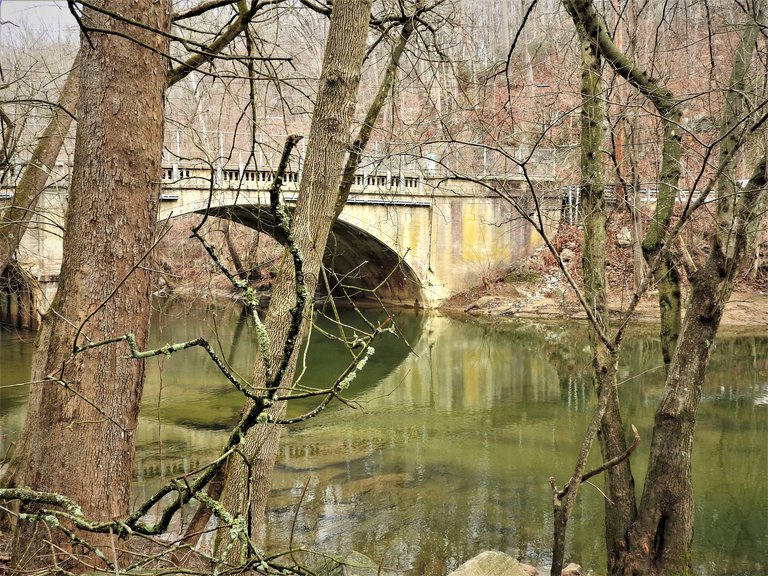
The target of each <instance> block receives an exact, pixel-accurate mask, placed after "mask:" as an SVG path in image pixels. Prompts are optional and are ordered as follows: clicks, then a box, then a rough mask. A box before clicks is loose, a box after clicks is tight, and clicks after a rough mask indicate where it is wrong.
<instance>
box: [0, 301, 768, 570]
mask: <svg viewBox="0 0 768 576" xmlns="http://www.w3.org/2000/svg"><path fill="white" fill-rule="evenodd" d="M397 323H398V326H399V327H400V329H401V330H402V332H403V335H404V338H401V339H396V338H394V337H392V336H391V335H385V337H383V338H382V339H381V340H380V341H379V342H377V343H376V349H377V352H376V354H375V355H374V357H373V359H372V360H371V361H370V362H369V364H368V365H367V366H366V369H365V371H364V372H363V373H362V375H361V376H360V378H359V379H358V380H357V381H356V382H355V385H354V387H353V388H352V389H351V390H350V391H349V397H350V399H351V400H353V401H354V402H355V403H356V404H357V405H358V406H359V408H358V409H357V410H352V409H350V408H348V407H346V406H343V405H340V404H336V405H332V406H331V407H330V408H329V409H328V410H327V412H326V413H324V414H322V415H321V416H320V417H318V418H316V419H314V420H312V421H310V422H307V423H305V424H301V425H297V426H293V427H291V428H290V429H289V430H288V431H287V433H286V434H285V436H284V442H283V444H282V447H281V455H280V458H279V464H278V471H277V476H276V479H275V485H274V487H273V499H272V506H271V510H270V515H269V527H268V534H267V537H268V541H269V543H270V545H271V546H272V547H274V548H285V547H286V546H287V545H288V543H289V541H291V540H293V542H294V543H295V544H301V545H306V546H310V547H318V548H323V549H325V550H341V549H349V548H353V549H357V550H359V551H361V552H364V553H366V554H368V555H369V556H371V557H373V558H375V559H377V560H380V561H382V562H384V563H385V564H387V565H389V566H393V567H397V568H399V569H401V570H404V571H406V573H408V574H413V575H417V574H418V575H421V574H424V575H443V574H445V573H446V572H447V571H448V570H450V569H452V568H454V567H455V566H457V565H458V564H460V563H461V562H463V561H465V560H466V559H467V558H469V557H471V556H473V555H475V554H477V553H479V552H480V551H482V550H485V549H498V550H504V551H507V552H508V553H510V554H512V555H514V556H518V557H522V558H525V559H527V560H529V561H532V562H541V563H546V561H547V553H548V549H549V546H550V542H551V536H550V534H551V513H550V505H551V504H550V502H551V494H550V489H549V484H548V477H549V476H555V477H556V478H557V479H558V480H559V481H560V482H561V483H562V482H564V481H565V480H566V479H567V478H568V476H569V474H570V471H571V467H572V465H573V457H574V454H575V453H576V451H577V447H578V443H579V441H580V439H581V434H582V431H583V429H584V427H585V423H586V420H587V418H588V416H589V411H590V409H591V406H592V393H591V384H590V380H589V368H590V362H589V354H588V350H587V347H586V340H585V338H584V337H583V334H582V330H581V328H580V327H578V326H575V327H573V326H565V325H544V324H538V323H509V324H483V323H466V322H458V321H456V320H452V319H450V318H445V317H440V316H427V315H418V314H402V315H400V316H399V317H398V319H397ZM154 326H155V334H156V336H155V343H157V344H161V343H164V342H166V341H179V340H185V339H191V338H195V337H197V336H199V335H205V336H206V337H209V338H210V339H211V340H212V341H215V342H217V346H218V347H219V348H220V349H221V350H222V352H223V353H224V354H225V355H226V357H227V359H228V361H229V362H231V364H232V366H233V368H234V369H235V370H238V371H239V372H240V373H241V374H245V375H247V374H248V373H249V368H248V367H249V366H250V365H251V363H252V362H253V360H254V354H255V351H256V347H255V339H254V337H253V332H252V330H249V329H248V328H249V327H248V325H247V321H246V320H245V319H244V318H242V317H241V316H240V315H239V314H238V312H237V310H236V309H233V308H218V307H213V306H203V307H180V306H178V305H167V306H166V308H165V309H164V310H163V311H162V314H159V315H158V317H157V318H156V321H155V323H154ZM405 341H407V342H408V345H409V346H410V348H412V350H413V353H410V348H409V346H408V345H406V344H405V343H404V342H405ZM29 355H30V342H29V341H24V340H20V339H18V338H14V337H13V335H10V334H8V333H4V335H3V337H2V340H0V358H1V359H2V373H1V374H0V378H2V384H7V383H9V382H18V381H22V380H24V379H26V378H27V376H25V374H27V373H28V372H25V370H26V371H28V365H29V360H30V358H29ZM659 358H660V353H659V349H658V344H657V342H656V340H655V338H654V337H653V335H652V332H648V333H647V334H642V333H639V334H635V335H634V336H632V337H630V338H628V340H627V341H626V343H625V345H624V357H623V360H622V365H621V367H620V375H621V378H622V380H623V384H622V389H621V394H622V403H623V405H624V409H625V412H626V414H627V422H631V423H634V424H635V425H636V426H637V427H638V429H639V430H640V433H641V435H642V437H643V443H642V444H641V448H640V449H639V450H638V454H636V456H635V457H634V460H633V463H634V468H635V473H636V476H637V478H638V480H639V482H638V494H639V491H640V490H642V478H643V475H644V472H645V470H644V465H645V460H646V458H647V449H648V444H649V442H650V434H651V426H652V422H653V410H654V408H655V405H656V403H657V402H658V399H659V396H660V394H661V392H662V388H663V374H662V372H661V371H660V370H659V366H658V363H659ZM346 361H347V360H346V358H345V357H344V356H343V354H342V352H341V351H340V349H339V347H338V345H336V344H334V343H333V342H331V341H328V340H326V339H323V338H322V337H320V335H319V333H314V334H313V336H312V346H311V347H310V351H309V354H308V357H307V365H308V366H309V369H308V370H307V372H306V375H305V378H306V383H307V384H308V385H322V384H325V383H327V382H329V381H331V379H332V378H333V377H334V376H335V375H336V374H338V372H339V371H340V370H341V368H342V367H343V366H344V364H345V363H346ZM766 383H768V339H767V338H764V337H741V338H721V339H720V341H719V343H718V346H717V349H716V351H715V355H714V357H713V360H712V370H711V373H710V376H709V378H708V380H707V382H706V383H705V385H704V390H703V402H702V406H701V410H700V414H699V420H698V424H697V437H696V449H695V454H694V486H695V489H696V496H697V499H696V503H697V508H696V523H697V524H696V525H697V529H696V550H695V555H696V556H695V559H696V565H697V573H701V574H745V575H757V574H764V573H765V572H766V571H767V570H768V567H766V564H765V562H764V560H762V558H763V555H764V550H766V549H768V535H767V534H766V532H767V530H766V526H768V481H767V480H766V474H765V473H766V471H768V446H766V438H768V434H767V433H768V406H766V405H764V404H762V403H761V395H764V394H765V386H766ZM0 400H1V401H0V417H1V418H2V430H3V439H2V441H1V442H0V444H2V448H3V450H4V449H5V446H6V445H7V441H8V439H9V438H12V437H13V436H14V435H15V434H17V432H18V430H19V427H20V424H21V418H22V414H23V403H24V394H23V393H21V392H20V389H17V388H3V389H2V396H0ZM241 402H242V401H241V398H240V397H239V395H238V394H237V393H236V392H233V391H232V389H231V386H230V385H229V384H228V383H227V382H226V381H224V380H223V379H222V378H221V376H220V375H219V374H218V373H217V372H216V370H215V369H214V368H213V367H212V366H211V365H210V362H209V361H208V359H207V356H205V354H204V353H203V352H202V351H201V350H193V351H190V352H189V353H188V354H186V355H184V356H180V355H174V356H171V357H169V358H161V359H156V360H153V361H152V362H151V363H149V365H148V369H147V384H146V389H145V397H144V405H143V408H142V418H141V424H140V429H139V431H138V435H137V438H138V447H137V464H136V483H135V497H136V498H142V497H144V496H146V495H147V494H148V493H150V491H151V490H153V489H154V488H155V487H156V486H157V485H158V484H159V483H160V482H161V481H163V480H164V479H167V478H169V477H172V476H173V475H175V474H179V473H182V472H188V471H189V470H192V469H194V468H196V467H197V466H198V465H199V464H200V463H202V462H205V461H206V460H207V459H209V458H211V457H212V456H213V455H214V454H216V453H217V451H218V447H219V446H220V445H221V443H222V441H223V439H224V437H225V434H226V430H227V428H228V426H230V425H231V423H232V422H233V421H234V419H235V418H236V417H237V414H238V412H239V410H240V408H241ZM308 406H309V405H308V404H304V405H302V406H300V407H296V406H294V408H293V411H294V412H297V411H299V410H300V409H307V408H308ZM305 484H306V490H305ZM302 495H303V496H302ZM601 523H602V500H601V496H600V493H599V492H598V491H597V490H595V489H591V488H588V487H586V488H585V489H584V490H583V491H582V492H581V496H580V500H579V505H578V507H577V509H576V511H575V512H574V518H573V520H572V524H571V531H570V538H571V540H570V543H569V550H570V553H571V554H572V557H573V559H575V560H577V561H579V562H581V563H582V564H584V565H587V566H590V567H593V568H594V569H596V570H597V571H598V573H599V572H601V571H602V568H603V566H604V563H605V562H604V557H603V552H602V550H601V544H600V541H601ZM292 527H293V532H292V531H291V530H292Z"/></svg>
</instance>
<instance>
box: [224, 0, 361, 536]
mask: <svg viewBox="0 0 768 576" xmlns="http://www.w3.org/2000/svg"><path fill="white" fill-rule="evenodd" d="M370 9H371V2H370V0H368V1H365V0H337V1H336V2H334V5H333V14H332V16H331V24H330V28H329V33H328V40H327V43H326V49H325V57H324V60H323V68H322V71H321V76H320V83H319V89H318V95H317V101H316V103H315V110H314V115H313V117H312V125H311V128H310V135H309V142H308V144H307V155H306V161H305V164H304V171H303V174H302V180H301V183H300V188H299V200H298V203H297V205H296V209H295V211H294V212H293V214H292V222H291V231H292V233H293V238H294V241H295V245H296V247H297V248H298V250H299V252H300V254H301V257H302V259H303V273H304V277H305V285H304V286H298V287H297V286H296V285H295V284H296V283H295V277H294V274H293V272H294V269H293V266H292V265H291V264H290V259H288V258H286V259H284V261H283V264H282V267H281V270H280V273H279V275H278V277H277V279H276V280H275V284H274V286H273V293H272V299H271V301H270V306H269V309H268V310H267V314H266V319H265V325H266V327H267V330H268V333H269V336H270V349H271V350H272V351H273V352H279V351H282V350H284V349H285V344H286V341H287V339H288V337H289V333H290V326H291V322H292V315H291V312H292V309H293V308H294V307H295V306H296V302H297V291H298V292H302V293H303V294H304V296H306V297H309V298H310V299H311V296H312V295H313V294H314V292H315V289H316V287H317V283H318V278H319V274H320V268H321V265H322V258H323V252H324V250H325V245H326V241H327V238H328V233H329V231H330V228H331V225H332V223H333V221H334V219H335V215H336V213H335V208H336V198H337V195H338V192H339V184H340V183H341V174H342V170H343V167H344V156H345V153H346V151H347V149H348V147H349V132H350V127H351V122H352V115H353V113H354V108H355V100H356V98H357V90H358V86H359V83H360V75H361V70H362V63H363V55H364V52H365V44H366V38H367V32H368V20H369V17H370ZM310 313H311V305H310V306H309V308H308V310H307V314H306V315H305V318H304V319H303V322H304V323H306V322H307V320H308V318H309V314H310ZM288 350H289V352H290V355H291V356H290V358H288V359H285V358H283V357H282V356H281V355H280V354H279V353H278V354H274V355H273V356H272V357H271V358H270V360H269V363H270V366H269V367H268V369H269V372H270V373H271V374H275V372H276V371H277V369H278V366H280V365H281V364H283V363H284V361H285V362H286V364H285V367H286V369H285V371H284V372H283V373H282V374H281V376H280V381H279V382H277V383H276V385H278V386H281V387H290V386H291V383H292V380H293V374H294V369H295V366H296V361H297V359H298V356H299V354H300V351H301V345H300V338H298V339H296V340H295V341H293V342H291V343H290V345H289V346H288ZM265 380H266V378H265V367H264V366H261V365H259V366H257V367H256V370H255V374H254V378H253V381H254V383H255V385H257V386H264V383H265ZM284 408H285V407H284V405H283V403H278V404H276V405H275V406H274V407H273V408H272V415H273V416H278V415H280V414H282V413H283V411H284ZM280 431H281V430H280V426H277V425H272V424H261V425H258V426H256V427H255V428H254V429H253V430H252V432H251V433H250V434H249V435H248V437H247V438H246V439H245V447H244V450H243V452H244V456H245V457H246V458H248V460H249V464H250V466H246V465H244V463H243V458H241V457H239V456H238V457H232V458H231V459H230V462H229V465H228V470H227V479H226V483H225V488H224V495H223V501H224V503H225V505H226V506H227V508H228V509H229V510H235V511H239V512H240V513H241V514H243V515H247V517H248V518H249V519H250V528H251V531H252V533H253V534H258V532H259V530H260V526H261V522H262V519H263V516H264V511H265V508H266V503H267V496H268V494H269V490H270V487H271V482H272V472H273V469H274V463H275V459H276V457H277V452H278V449H277V448H278V443H279V439H280ZM222 545H223V543H222Z"/></svg>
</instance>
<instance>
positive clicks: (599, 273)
mask: <svg viewBox="0 0 768 576" xmlns="http://www.w3.org/2000/svg"><path fill="white" fill-rule="evenodd" d="M576 28H577V31H578V34H579V37H580V39H581V44H582V47H581V55H582V73H581V75H582V80H581V97H582V102H581V161H580V164H581V196H580V199H581V202H580V210H581V221H582V224H583V227H584V241H583V244H582V246H583V256H582V273H583V277H584V298H585V301H586V304H587V306H589V308H590V310H591V311H592V313H593V316H594V319H595V325H590V330H589V339H590V345H591V348H592V367H593V370H594V385H595V390H596V392H597V397H598V398H599V399H600V409H601V410H602V411H603V416H602V418H601V419H600V432H601V434H600V448H601V452H602V456H603V460H604V461H608V460H611V459H612V458H615V457H618V456H619V455H621V454H623V453H624V452H626V449H627V444H626V440H625V437H624V425H623V422H622V418H621V413H620V410H619V397H618V388H617V383H616V371H617V368H616V367H617V362H618V352H617V345H616V346H614V345H613V343H612V344H611V346H609V345H608V343H606V342H605V341H604V339H605V335H607V333H608V329H609V317H608V310H607V296H606V285H607V284H606V275H605V267H606V261H605V254H606V248H605V233H606V220H607V216H606V207H605V193H604V186H603V178H602V162H601V156H600V155H601V144H602V140H603V130H602V125H603V119H604V110H603V106H602V104H601V98H602V90H603V82H602V79H601V64H600V55H599V53H598V51H597V47H596V46H595V45H594V44H592V43H591V42H590V41H589V37H588V36H587V34H586V32H585V30H584V28H583V26H581V25H579V24H578V23H577V25H576ZM599 333H602V335H603V337H602V338H601V337H600V335H599ZM606 493H607V495H608V498H607V499H606V503H605V539H606V547H607V550H608V563H609V565H611V564H612V563H613V562H614V561H615V558H616V557H617V556H618V554H619V551H620V549H621V547H622V545H623V542H624V537H625V534H626V531H627V529H628V528H629V526H630V524H631V522H632V521H633V520H634V517H635V510H636V502H635V494H634V479H633V477H632V471H631V468H630V464H629V460H628V459H625V460H623V461H622V462H620V463H619V464H617V465H616V466H613V467H611V468H609V469H608V470H607V472H606ZM569 496H572V495H571V494H569ZM552 566H553V568H552V569H553V572H552V573H553V574H555V568H556V564H555V562H553V565H552ZM560 568H562V566H560ZM557 573H559V572H557Z"/></svg>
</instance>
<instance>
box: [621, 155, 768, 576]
mask: <svg viewBox="0 0 768 576" xmlns="http://www.w3.org/2000/svg"><path fill="white" fill-rule="evenodd" d="M765 187H766V159H765V158H763V160H762V161H761V162H760V163H759V165H758V166H757V168H756V170H755V173H754V175H753V176H752V179H751V180H750V184H749V187H748V190H746V191H745V192H744V193H743V195H742V196H741V197H740V198H739V200H738V203H737V205H736V207H735V209H734V211H733V212H732V214H733V216H734V220H733V221H734V225H732V226H731V235H730V237H729V242H728V244H725V245H723V244H722V243H721V242H720V240H719V238H718V237H717V236H716V235H715V236H714V237H713V240H712V250H711V252H710V256H709V258H708V259H707V261H706V263H705V264H704V266H702V268H701V269H700V270H698V271H697V272H696V273H695V274H694V276H693V278H692V282H691V300H690V301H691V304H690V306H689V308H688V310H687V313H686V316H685V322H684V323H683V329H682V331H681V334H680V339H679V342H678V345H677V348H676V350H675V355H674V357H673V359H672V363H671V365H670V368H669V372H668V375H667V381H666V386H665V389H664V396H663V398H662V401H661V404H660V405H659V408H658V410H657V411H656V420H655V425H654V433H653V440H652V442H651V453H650V458H649V465H648V472H647V474H646V478H645V487H644V489H643V497H642V500H641V504H640V508H639V510H638V517H637V521H636V522H635V524H634V525H633V526H632V528H631V530H630V531H629V534H628V537H627V552H626V554H624V555H623V557H622V558H621V562H620V564H619V566H618V569H617V570H615V571H614V573H616V574H624V575H633V576H641V575H647V574H684V573H689V572H690V569H691V545H692V541H693V488H692V483H691V454H692V450H693V430H694V425H695V423H696V412H697V410H698V406H699V401H700V400H701V385H702V383H703V382H704V378H705V375H706V371H707V366H708V365H709V360H710V356H711V353H712V349H713V343H714V340H715V336H716V335H717V329H718V328H719V326H720V320H721V318H722V315H723V310H724V308H725V304H726V302H727V301H728V298H729V297H730V295H731V292H732V290H733V285H734V281H735V278H736V273H737V271H738V269H739V266H738V263H739V262H740V261H741V259H742V257H743V255H744V254H745V252H746V247H747V238H748V235H749V232H748V227H749V225H750V223H751V222H752V221H753V220H754V219H755V218H756V217H757V208H758V207H759V205H760V200H761V197H764V196H765V195H766V192H765Z"/></svg>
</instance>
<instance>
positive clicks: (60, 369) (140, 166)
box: [12, 0, 170, 572]
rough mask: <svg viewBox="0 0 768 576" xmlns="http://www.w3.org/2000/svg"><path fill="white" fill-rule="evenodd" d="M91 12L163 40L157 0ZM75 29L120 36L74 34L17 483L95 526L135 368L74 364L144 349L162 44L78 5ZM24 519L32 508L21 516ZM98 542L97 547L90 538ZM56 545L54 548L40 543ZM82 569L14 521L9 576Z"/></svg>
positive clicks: (128, 436) (131, 399)
mask: <svg viewBox="0 0 768 576" xmlns="http://www.w3.org/2000/svg"><path fill="white" fill-rule="evenodd" d="M99 6H101V7H102V8H104V9H106V10H108V11H110V12H112V13H116V14H120V15H122V16H124V17H125V18H128V19H131V20H134V21H138V22H144V23H146V24H149V25H150V26H152V27H158V28H159V29H160V30H168V29H169V27H170V3H169V2H166V1H155V0H153V1H150V0H142V1H140V2H136V1H133V0H109V1H106V2H100V3H99ZM83 21H84V23H86V25H89V26H92V27H94V28H99V29H106V30H110V31H117V32H120V33H122V34H126V35H128V36H129V37H132V38H136V39H139V40H141V42H142V43H144V44H145V45H147V46H149V47H151V48H152V50H150V49H149V48H146V47H143V46H141V45H139V44H138V43H137V42H134V41H131V40H128V39H125V38H121V37H118V36H116V35H113V34H106V33H101V32H93V31H91V32H90V33H89V34H88V37H87V38H83V41H82V49H81V67H80V75H81V78H80V96H79V105H78V125H77V136H76V138H77V140H76V146H75V159H74V168H73V173H72V181H71V185H70V189H69V207H68V210H67V215H66V231H65V235H64V260H63V263H62V268H61V276H60V280H59V289H58V292H57V295H56V297H55V299H54V302H53V303H52V305H51V309H50V311H49V312H48V313H47V314H46V315H45V316H44V318H43V325H42V329H41V330H42V332H41V334H40V336H39V343H38V347H37V351H36V355H35V359H34V366H33V380H35V381H37V382H38V383H36V384H34V385H33V386H32V387H31V393H30V398H29V408H28V413H27V419H26V424H25V427H24V431H23V434H22V439H21V441H20V446H19V448H18V449H17V451H16V458H15V461H14V463H13V470H12V472H13V476H12V480H13V482H14V483H15V484H16V485H18V486H28V487H31V488H34V489H36V490H41V491H50V492H58V493H61V494H64V495H66V496H69V497H71V498H72V499H74V500H75V501H77V502H79V503H80V504H81V505H82V508H83V511H84V513H85V514H87V515H88V516H90V517H92V518H95V519H111V518H114V517H118V516H121V515H124V514H126V513H127V512H128V507H129V498H130V479H131V469H132V464H133V446H134V434H135V432H136V424H137V416H138V410H139V401H140V398H141V392H142V385H143V376H144V371H143V368H142V365H141V364H140V363H139V362H136V361H133V360H129V359H127V358H126V353H127V349H126V348H123V347H121V346H110V347H102V348H99V349H92V350H89V351H85V352H82V353H79V354H73V352H74V351H75V350H76V348H77V346H84V345H86V344H88V343H89V342H96V341H100V340H103V339H108V338H112V337H116V336H120V335H123V334H126V333H128V332H131V333H133V334H134V335H135V336H136V339H137V341H138V342H139V345H140V346H143V344H144V342H145V339H146V335H147V329H148V324H149V305H150V273H149V272H148V271H147V270H146V269H145V268H142V267H141V262H142V260H143V258H145V256H146V254H147V252H148V251H149V249H150V248H151V246H152V242H153V237H154V230H155V220H156V216H157V205H158V196H159V182H160V177H161V171H160V159H161V157H162V143H163V92H164V89H165V86H166V66H167V59H166V56H165V54H167V49H168V41H167V39H166V38H165V37H163V36H161V35H159V34H156V33H153V32H150V31H148V30H145V29H141V28H139V27H137V26H132V25H129V24H127V23H125V22H121V21H118V20H117V19H115V18H112V17H109V16H106V15H104V14H101V13H98V12H96V11H93V10H90V9H87V8H84V13H83ZM25 511H26V512H34V510H25ZM89 539H90V540H91V541H93V542H95V543H97V544H98V543H103V542H104V540H103V537H102V540H99V539H97V538H93V537H90V538H89ZM49 540H50V541H52V542H51V543H50V544H49V542H48V541H49ZM51 544H53V545H54V546H58V547H60V551H61V552H62V554H61V555H60V557H59V558H58V559H57V561H58V562H61V564H60V565H61V567H66V568H67V569H69V570H71V571H75V572H77V571H82V570H83V569H84V568H83V566H82V565H79V564H75V563H74V562H73V561H72V560H71V559H70V558H68V557H67V554H66V553H67V552H72V553H74V554H75V555H76V554H78V553H79V552H81V551H82V550H83V548H81V547H80V546H73V543H72V542H71V541H68V540H67V539H66V538H65V537H64V536H63V535H62V534H61V533H60V532H58V531H55V530H53V531H48V530H46V527H45V526H44V525H43V524H42V523H41V522H28V521H19V523H18V526H17V530H16V536H15V551H14V557H13V560H14V562H15V564H16V565H17V566H19V567H24V568H29V567H31V566H40V565H43V566H50V565H51V564H52V562H53V560H54V559H53V557H52V556H59V554H55V553H54V552H53V550H55V548H53V547H52V546H51Z"/></svg>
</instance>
